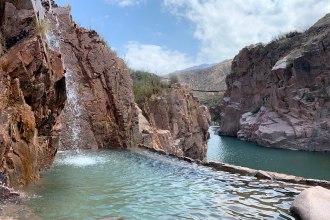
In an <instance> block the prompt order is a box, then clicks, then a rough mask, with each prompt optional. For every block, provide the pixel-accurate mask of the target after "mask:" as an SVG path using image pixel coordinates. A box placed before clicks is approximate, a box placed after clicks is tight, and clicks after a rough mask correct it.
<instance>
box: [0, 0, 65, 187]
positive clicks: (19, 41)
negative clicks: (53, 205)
mask: <svg viewBox="0 0 330 220" xmlns="http://www.w3.org/2000/svg"><path fill="white" fill-rule="evenodd" d="M1 10H2V14H1V19H2V21H3V23H2V27H1V30H2V32H1V40H2V42H3V45H2V48H1V57H0V64H1V69H0V176H1V182H2V184H7V185H10V186H16V185H21V184H27V183H30V182H32V181H34V180H36V179H38V177H39V171H40V170H43V169H45V168H47V167H48V166H50V165H51V163H52V161H53V159H54V156H55V153H56V150H57V146H58V130H56V129H54V125H55V124H56V122H57V119H58V117H59V114H60V112H61V110H62V108H63V107H64V102H65V100H66V91H65V78H64V70H63V66H62V62H61V59H60V55H59V54H58V53H56V52H54V51H51V50H50V49H49V48H47V45H46V44H45V42H44V40H43V38H42V37H41V34H40V33H39V31H38V30H37V27H36V16H35V14H34V11H33V7H32V3H31V1H2V2H1ZM13 15H15V16H13ZM22 31H23V32H24V34H22V33H23V32H22Z"/></svg>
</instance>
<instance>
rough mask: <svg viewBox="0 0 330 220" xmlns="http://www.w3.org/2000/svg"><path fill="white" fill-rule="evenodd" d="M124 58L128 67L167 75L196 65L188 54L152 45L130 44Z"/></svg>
mask: <svg viewBox="0 0 330 220" xmlns="http://www.w3.org/2000/svg"><path fill="white" fill-rule="evenodd" d="M126 49H127V52H126V55H125V57H124V59H125V61H126V62H127V63H128V65H129V66H130V67H131V68H133V69H136V70H144V71H150V72H153V73H156V74H160V75H162V74H166V73H170V72H174V71H175V70H179V69H184V68H187V67H190V66H193V65H194V62H192V61H191V59H190V58H189V57H187V55H186V54H184V53H180V52H178V51H175V50H169V49H167V48H165V47H161V46H158V45H151V44H140V43H138V42H129V43H128V44H127V45H126Z"/></svg>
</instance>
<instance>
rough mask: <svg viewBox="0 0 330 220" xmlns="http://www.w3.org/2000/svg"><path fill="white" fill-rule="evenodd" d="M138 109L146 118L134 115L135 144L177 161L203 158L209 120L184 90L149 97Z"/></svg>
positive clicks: (175, 88)
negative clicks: (181, 158) (165, 154)
mask: <svg viewBox="0 0 330 220" xmlns="http://www.w3.org/2000/svg"><path fill="white" fill-rule="evenodd" d="M142 108H143V112H144V115H145V116H146V118H145V117H144V116H143V115H142V111H141V110H139V111H138V113H139V123H138V125H139V128H138V130H139V132H140V134H142V140H141V139H139V140H136V141H135V142H137V143H142V144H143V145H144V146H146V147H149V148H154V149H156V150H163V151H164V152H166V153H169V154H172V155H176V156H180V157H182V156H183V157H190V158H193V159H200V160H203V159H204V158H205V156H206V150H207V140H208V138H209V133H208V129H209V125H210V123H211V116H210V113H209V111H208V109H207V108H206V107H205V106H202V105H200V103H199V101H198V99H197V98H196V97H194V96H193V94H192V92H191V90H190V89H189V87H188V86H186V85H180V84H174V85H172V87H171V88H169V89H166V90H164V91H163V92H161V93H160V94H157V95H153V96H152V97H151V98H150V100H149V101H148V102H147V103H145V105H144V106H142ZM148 121H149V122H148ZM136 133H137V132H135V134H136ZM136 138H137V139H138V138H139V137H136Z"/></svg>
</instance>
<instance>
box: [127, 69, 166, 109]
mask: <svg viewBox="0 0 330 220" xmlns="http://www.w3.org/2000/svg"><path fill="white" fill-rule="evenodd" d="M132 79H133V90H134V96H135V101H136V103H137V104H138V105H139V106H141V105H142V104H143V103H145V102H146V101H147V100H148V99H149V98H150V97H151V96H152V95H153V94H158V93H160V92H161V91H163V89H165V88H167V87H168V86H167V85H166V84H165V83H163V82H161V79H160V77H159V76H157V75H155V74H153V73H148V72H144V71H133V72H132Z"/></svg>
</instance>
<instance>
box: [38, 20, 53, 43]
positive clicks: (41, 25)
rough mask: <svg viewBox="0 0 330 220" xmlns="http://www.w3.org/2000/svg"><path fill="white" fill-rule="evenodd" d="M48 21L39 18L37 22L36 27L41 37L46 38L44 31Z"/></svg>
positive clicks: (47, 28)
mask: <svg viewBox="0 0 330 220" xmlns="http://www.w3.org/2000/svg"><path fill="white" fill-rule="evenodd" d="M49 27H50V22H49V21H48V20H47V19H43V20H39V21H38V22H37V29H38V31H39V33H40V36H41V37H42V38H44V39H45V38H46V33H47V31H48V30H49Z"/></svg>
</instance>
